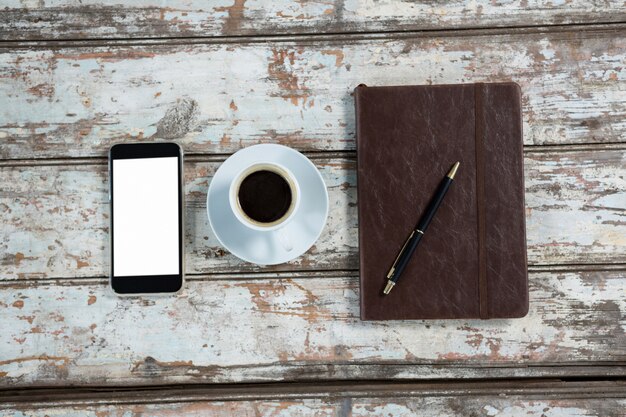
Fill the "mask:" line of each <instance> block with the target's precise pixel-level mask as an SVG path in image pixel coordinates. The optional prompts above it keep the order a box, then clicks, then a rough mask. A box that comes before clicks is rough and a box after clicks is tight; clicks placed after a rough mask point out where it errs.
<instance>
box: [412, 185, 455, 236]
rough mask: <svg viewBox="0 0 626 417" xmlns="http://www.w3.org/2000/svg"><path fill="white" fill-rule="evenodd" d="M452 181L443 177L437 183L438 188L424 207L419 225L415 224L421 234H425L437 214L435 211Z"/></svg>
mask: <svg viewBox="0 0 626 417" xmlns="http://www.w3.org/2000/svg"><path fill="white" fill-rule="evenodd" d="M452 181H453V180H452V179H451V178H449V177H445V178H444V179H443V180H442V181H441V182H440V183H439V186H438V187H437V191H435V194H434V195H433V198H432V200H431V201H430V203H429V204H428V206H427V207H426V211H425V212H424V214H423V215H422V217H421V218H420V221H419V223H418V224H417V228H418V229H419V230H421V231H422V232H425V231H426V229H427V228H428V225H429V224H430V221H431V220H432V219H433V216H434V215H435V213H436V212H437V209H438V208H439V206H440V205H441V202H442V201H443V197H444V196H445V195H446V192H448V188H450V184H452Z"/></svg>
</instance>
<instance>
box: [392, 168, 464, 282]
mask: <svg viewBox="0 0 626 417" xmlns="http://www.w3.org/2000/svg"><path fill="white" fill-rule="evenodd" d="M459 165H460V163H459V162H456V163H455V164H454V165H453V166H452V168H450V171H449V172H448V174H447V175H446V176H445V177H443V180H441V182H440V183H439V187H438V188H437V191H436V192H435V195H434V197H433V199H432V200H430V203H429V204H428V207H427V208H426V211H425V212H424V214H422V217H421V218H420V221H419V223H417V227H416V228H415V229H414V230H413V231H412V232H411V234H410V235H409V238H408V239H407V240H406V242H404V245H403V246H402V249H400V253H399V254H398V256H397V257H396V260H395V261H394V262H393V265H392V266H391V269H390V270H389V272H388V273H387V286H385V290H384V291H383V293H384V294H389V292H390V291H391V289H392V288H393V287H394V286H395V285H396V284H397V283H398V279H399V278H400V275H401V274H402V271H404V268H406V266H407V264H408V263H409V260H410V259H411V256H412V255H413V253H414V252H415V249H417V245H418V244H419V242H420V240H422V236H424V232H426V229H427V228H428V225H429V224H430V221H431V220H432V218H433V216H434V215H435V213H436V212H437V209H438V208H439V206H440V205H441V202H442V201H443V197H444V196H445V195H446V192H447V191H448V188H450V184H452V182H453V180H454V175H455V174H456V171H457V169H458V168H459Z"/></svg>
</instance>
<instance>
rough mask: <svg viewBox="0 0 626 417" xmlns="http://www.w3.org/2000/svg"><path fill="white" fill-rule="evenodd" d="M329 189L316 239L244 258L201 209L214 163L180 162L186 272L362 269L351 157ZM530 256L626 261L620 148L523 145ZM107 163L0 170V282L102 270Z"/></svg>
mask: <svg viewBox="0 0 626 417" xmlns="http://www.w3.org/2000/svg"><path fill="white" fill-rule="evenodd" d="M314 161H315V163H316V164H317V166H318V168H319V169H320V170H321V172H322V175H323V177H324V179H325V181H326V184H327V186H328V190H329V198H330V214H329V220H328V224H327V226H326V228H325V230H324V232H323V233H322V236H321V237H320V239H319V240H318V242H317V243H316V244H315V246H314V247H313V248H312V249H311V250H310V251H309V252H307V253H306V254H305V255H303V256H302V257H300V258H298V259H296V260H294V261H292V262H290V263H288V264H283V265H278V266H275V267H265V268H261V267H258V266H255V265H252V264H248V263H245V262H243V261H240V260H239V259H237V258H236V257H234V256H233V255H231V254H230V253H228V252H227V251H225V250H224V248H222V247H221V246H220V244H219V242H217V240H216V238H215V236H214V235H213V232H212V231H211V229H210V226H209V224H208V220H207V215H206V190H207V188H208V184H209V182H210V180H211V177H212V175H213V173H214V171H215V169H216V168H217V166H218V163H215V162H189V163H187V165H186V168H185V171H186V174H185V176H186V183H187V186H186V190H187V239H186V250H187V272H188V273H191V274H198V273H214V272H226V273H228V272H233V271H239V272H246V271H247V272H249V271H276V270H283V271H284V270H291V271H293V270H312V269H315V270H318V271H319V270H328V269H335V270H336V269H344V270H345V269H357V268H358V241H357V233H358V219H357V213H356V203H357V201H356V173H355V165H356V164H355V161H354V159H353V158H350V159H346V158H330V159H328V158H316V159H315V160H314ZM525 166H526V189H527V193H526V214H527V240H528V259H529V263H530V264H532V265H537V264H581V263H604V264H610V263H624V262H626V221H625V218H624V217H625V216H626V213H625V208H626V152H625V151H624V150H620V149H612V150H597V151H594V150H579V151H572V152H561V153H554V152H546V153H544V152H527V153H526V156H525ZM107 175H108V174H107V168H106V166H105V165H68V166H63V165H52V166H20V167H3V168H0V183H2V184H3V189H2V190H1V191H0V221H1V223H2V224H3V229H2V231H1V232H0V251H1V252H2V253H3V255H2V259H1V264H0V271H1V275H0V280H1V279H16V278H17V279H21V278H23V279H31V278H32V279H37V278H46V277H54V278H60V277H66V278H70V277H93V276H107V274H108V252H107V251H108V221H109V207H108V199H107Z"/></svg>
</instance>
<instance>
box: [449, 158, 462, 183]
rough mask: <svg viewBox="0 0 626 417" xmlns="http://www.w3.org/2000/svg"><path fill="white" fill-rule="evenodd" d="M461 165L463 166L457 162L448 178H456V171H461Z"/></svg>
mask: <svg viewBox="0 0 626 417" xmlns="http://www.w3.org/2000/svg"><path fill="white" fill-rule="evenodd" d="M459 165H461V163H460V162H458V161H457V162H455V164H454V165H452V168H450V171H449V172H448V175H447V177H448V178H450V179H451V180H453V179H454V176H455V175H456V170H457V169H459Z"/></svg>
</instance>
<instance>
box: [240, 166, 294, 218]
mask: <svg viewBox="0 0 626 417" xmlns="http://www.w3.org/2000/svg"><path fill="white" fill-rule="evenodd" d="M237 197H238V198H239V205H240V206H241V210H243V212H244V213H246V215H247V216H248V217H250V218H251V219H252V220H255V221H257V222H259V223H272V222H275V221H276V220H279V219H280V218H281V217H283V216H284V215H285V214H286V213H287V211H289V206H291V198H292V197H291V188H290V187H289V183H288V182H287V180H285V179H284V178H283V177H282V176H280V175H278V174H277V173H275V172H272V171H266V170H259V171H255V172H253V173H251V174H250V175H248V176H247V177H246V178H244V179H243V181H242V182H241V185H240V186H239V194H237Z"/></svg>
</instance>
